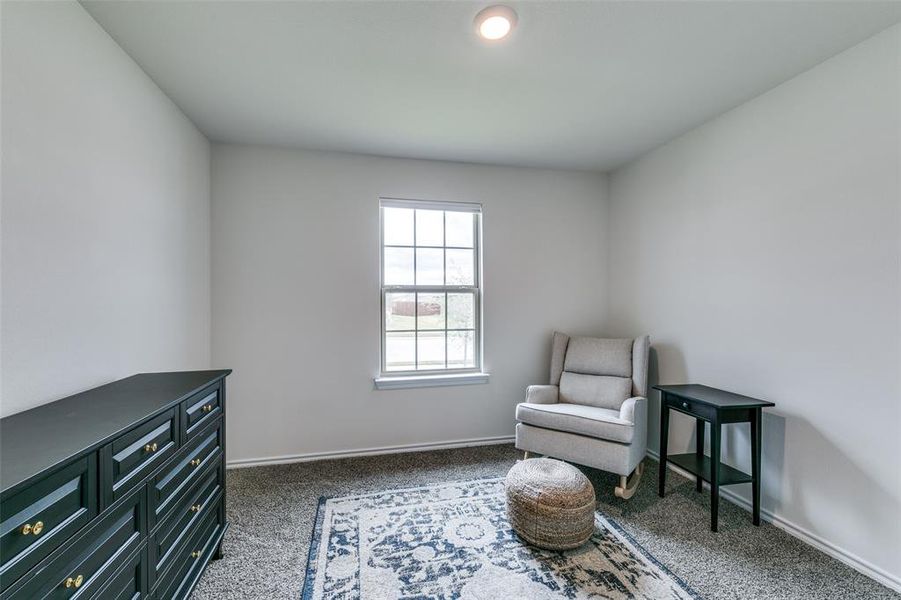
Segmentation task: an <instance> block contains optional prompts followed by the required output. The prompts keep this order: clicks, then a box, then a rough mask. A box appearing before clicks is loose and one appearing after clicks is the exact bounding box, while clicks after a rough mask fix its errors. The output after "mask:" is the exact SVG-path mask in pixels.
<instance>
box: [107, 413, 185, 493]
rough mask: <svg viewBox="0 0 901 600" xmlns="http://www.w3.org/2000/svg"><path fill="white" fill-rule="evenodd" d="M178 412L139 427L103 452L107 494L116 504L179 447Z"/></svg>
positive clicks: (163, 415)
mask: <svg viewBox="0 0 901 600" xmlns="http://www.w3.org/2000/svg"><path fill="white" fill-rule="evenodd" d="M176 414H177V413H176V410H175V409H174V408H173V409H171V410H168V411H166V412H165V413H163V414H161V415H159V416H158V417H155V418H153V419H151V420H150V421H148V422H146V423H144V424H143V425H139V426H137V427H135V428H134V429H132V430H131V431H129V432H128V433H126V434H124V435H122V436H120V437H119V438H118V439H117V440H115V441H114V442H112V443H110V444H107V445H106V446H104V447H103V450H102V454H101V457H102V460H103V463H102V464H103V465H104V467H103V468H104V477H105V479H104V482H105V486H106V489H105V492H106V493H107V494H110V496H108V502H109V503H112V502H114V501H115V500H118V499H119V498H121V497H122V496H124V495H125V494H127V493H128V491H129V490H130V489H131V488H133V487H134V486H135V485H137V484H139V483H140V482H141V480H142V479H143V478H144V477H146V476H147V475H149V474H150V473H151V471H153V469H155V468H156V467H157V466H159V465H161V464H163V463H164V462H165V461H166V459H167V458H168V457H169V456H172V455H173V454H174V453H175V450H176V448H177V446H178V426H177V418H176Z"/></svg>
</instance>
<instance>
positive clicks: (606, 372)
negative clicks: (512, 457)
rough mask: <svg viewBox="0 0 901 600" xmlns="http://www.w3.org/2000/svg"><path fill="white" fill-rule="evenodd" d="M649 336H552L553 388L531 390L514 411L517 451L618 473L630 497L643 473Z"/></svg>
mask: <svg viewBox="0 0 901 600" xmlns="http://www.w3.org/2000/svg"><path fill="white" fill-rule="evenodd" d="M649 348H650V338H649V337H648V336H646V335H645V336H642V337H639V338H636V339H634V340H630V339H605V338H590V337H573V338H570V337H569V336H567V335H564V334H562V333H554V342H553V349H552V352H551V377H550V385H530V386H529V387H528V389H527V390H526V401H525V402H523V403H521V404H518V405H517V406H516V420H517V421H519V422H518V423H517V425H516V447H517V448H518V449H519V450H523V451H524V452H525V453H526V457H527V458H528V456H529V454H530V453H533V452H534V453H536V454H543V455H545V456H552V457H554V458H560V459H563V460H567V461H570V462H574V463H577V464H581V465H586V466H589V467H594V468H596V469H601V470H604V471H610V472H613V473H617V474H618V475H619V476H620V484H619V485H618V486H617V487H616V490H615V493H616V495H617V496H618V497H620V498H624V499H629V498H631V497H632V495H633V494H634V493H635V490H636V488H637V486H638V482H639V481H640V479H641V474H642V472H643V471H644V465H643V463H642V459H643V458H644V455H645V452H646V451H647V410H648V409H647V406H648V401H647V398H646V396H647V385H648V352H649Z"/></svg>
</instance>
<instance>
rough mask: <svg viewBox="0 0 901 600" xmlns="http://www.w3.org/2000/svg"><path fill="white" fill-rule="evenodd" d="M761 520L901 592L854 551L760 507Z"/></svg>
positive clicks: (897, 581)
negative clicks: (849, 550)
mask: <svg viewBox="0 0 901 600" xmlns="http://www.w3.org/2000/svg"><path fill="white" fill-rule="evenodd" d="M647 455H648V457H649V458H652V459H654V460H656V461H657V462H658V463H659V462H660V455H659V454H658V453H657V452H655V451H654V450H648V452H647ZM666 466H667V468H669V470H670V471H673V472H675V473H678V474H679V475H682V476H683V477H685V478H687V479H690V480H691V481H694V479H695V476H694V475H692V474H691V473H689V472H688V471H686V470H684V469H681V468H679V467H677V466H676V465H674V464H671V463H667V465H666ZM655 485H656V482H655ZM704 486H705V487H709V485H708V484H707V483H704ZM720 496H721V497H722V498H725V499H726V500H728V501H729V502H731V503H732V504H735V505H736V506H739V507H741V508H743V509H745V510H746V511H748V512H750V511H751V503H750V502H749V501H748V500H746V499H745V498H742V497H741V496H739V495H738V494H736V493H735V492H733V491H732V490H730V489H728V488H720ZM760 517H761V518H762V519H764V520H765V521H769V522H770V523H772V524H773V525H775V526H776V527H778V528H779V529H782V530H783V531H785V532H786V533H788V534H789V535H791V536H793V537H796V538H798V539H799V540H801V541H802V542H804V543H805V544H808V545H810V546H813V547H814V548H816V549H817V550H819V551H821V552H823V553H825V554H828V555H829V556H831V557H832V558H834V559H836V560H839V561H841V562H843V563H845V564H846V565H848V566H849V567H851V568H853V569H855V570H857V571H860V572H861V573H863V574H864V575H866V576H867V577H869V578H870V579H875V580H876V581H878V582H879V583H881V584H882V585H884V586H886V587H888V588H891V589H892V590H894V591H896V592H901V577H896V576H894V575H892V574H891V573H888V572H887V571H885V570H884V569H881V568H879V567H877V566H876V565H874V564H872V563H870V562H868V561H866V560H864V559H862V558H860V557H859V556H857V555H856V554H854V553H853V552H848V551H847V550H845V549H844V548H840V547H839V546H836V545H835V544H833V543H832V542H830V541H828V540H825V539H823V538H822V537H820V536H818V535H817V534H815V533H813V532H811V531H808V530H806V529H804V528H803V527H800V526H798V525H795V524H794V523H792V522H791V521H788V520H786V519H784V518H783V517H780V516H779V515H776V514H773V513H772V512H770V511H768V510H766V509H765V508H763V507H761V508H760Z"/></svg>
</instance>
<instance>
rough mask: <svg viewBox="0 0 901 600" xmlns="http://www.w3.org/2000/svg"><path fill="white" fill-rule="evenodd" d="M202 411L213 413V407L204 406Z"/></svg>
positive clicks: (210, 405) (209, 405)
mask: <svg viewBox="0 0 901 600" xmlns="http://www.w3.org/2000/svg"><path fill="white" fill-rule="evenodd" d="M202 410H203V412H205V413H208V412H213V405H212V404H204V405H203V409H202Z"/></svg>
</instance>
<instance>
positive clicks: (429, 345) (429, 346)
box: [416, 331, 445, 371]
mask: <svg viewBox="0 0 901 600" xmlns="http://www.w3.org/2000/svg"><path fill="white" fill-rule="evenodd" d="M416 335H418V336H419V347H418V352H419V364H418V366H417V367H416V368H417V369H419V370H420V371H424V370H428V369H443V368H444V343H445V342H444V336H445V333H444V332H443V331H420V332H419V333H417V334H416Z"/></svg>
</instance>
